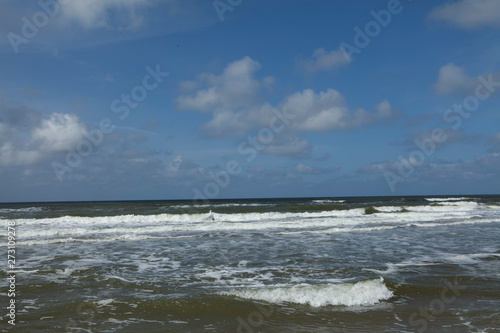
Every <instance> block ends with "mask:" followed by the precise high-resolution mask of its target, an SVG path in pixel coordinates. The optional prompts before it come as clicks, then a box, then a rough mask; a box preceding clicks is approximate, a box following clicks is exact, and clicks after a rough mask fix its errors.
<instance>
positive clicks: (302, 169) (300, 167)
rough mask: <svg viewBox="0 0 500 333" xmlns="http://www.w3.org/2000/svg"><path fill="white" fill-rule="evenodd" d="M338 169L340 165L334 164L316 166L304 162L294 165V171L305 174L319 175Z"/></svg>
mask: <svg viewBox="0 0 500 333" xmlns="http://www.w3.org/2000/svg"><path fill="white" fill-rule="evenodd" d="M338 170H340V166H338V165H337V166H334V167H331V168H317V167H313V166H310V165H305V164H297V165H296V166H295V171H296V172H297V173H301V174H306V175H321V174H325V173H331V172H335V171H338Z"/></svg>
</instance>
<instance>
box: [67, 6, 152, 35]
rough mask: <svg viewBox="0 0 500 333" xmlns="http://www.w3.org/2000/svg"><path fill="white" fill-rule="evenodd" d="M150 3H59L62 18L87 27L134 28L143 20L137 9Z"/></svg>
mask: <svg viewBox="0 0 500 333" xmlns="http://www.w3.org/2000/svg"><path fill="white" fill-rule="evenodd" d="M150 3H151V1H149V0H85V1H69V2H68V3H66V4H64V5H61V11H62V18H63V20H66V21H69V22H77V23H78V24H80V25H81V26H83V27H84V28H87V29H96V28H111V27H118V28H119V29H134V28H137V27H139V26H140V25H141V24H142V21H143V17H142V16H141V15H140V14H139V13H138V11H139V9H141V8H142V7H146V6H148V5H149V4H150Z"/></svg>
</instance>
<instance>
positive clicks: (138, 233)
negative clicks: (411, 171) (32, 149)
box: [0, 196, 500, 333]
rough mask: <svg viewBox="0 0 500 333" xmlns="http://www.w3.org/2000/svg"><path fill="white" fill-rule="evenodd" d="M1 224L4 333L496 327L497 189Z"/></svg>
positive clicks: (223, 204) (65, 207)
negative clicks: (10, 254) (11, 236)
mask: <svg viewBox="0 0 500 333" xmlns="http://www.w3.org/2000/svg"><path fill="white" fill-rule="evenodd" d="M0 221H1V222H2V226H3V230H4V231H3V236H2V237H1V241H0V242H1V247H0V248H1V249H3V250H2V252H4V255H3V256H4V262H3V264H2V271H1V273H0V274H1V276H0V277H1V280H0V290H2V292H1V293H0V304H1V308H2V309H3V310H2V311H3V312H2V313H0V315H1V316H2V332H149V333H152V332H236V333H251V332H500V196H467V197H369V198H305V199H247V200H217V201H211V202H207V203H201V202H200V203H193V202H190V201H140V202H72V203H29V204H26V203H24V204H0ZM9 225H10V226H11V227H14V228H15V260H16V261H15V267H14V273H13V272H11V271H12V269H10V268H9V267H8V266H7V249H8V245H9V243H8V242H7V241H8V238H7V235H8V230H7V228H8V226H9ZM11 230H12V229H11ZM10 244H12V243H10ZM12 274H14V275H15V298H13V297H9V296H8V292H7V291H8V289H9V287H10V282H12V281H9V280H8V278H9V277H10V276H11V275H12ZM11 299H15V301H16V303H15V305H16V308H15V324H16V325H15V326H13V325H11V324H9V323H8V320H11V318H9V317H8V316H7V315H8V313H9V309H7V307H8V306H9V302H10V300H11Z"/></svg>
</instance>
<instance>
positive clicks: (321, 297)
mask: <svg viewBox="0 0 500 333" xmlns="http://www.w3.org/2000/svg"><path fill="white" fill-rule="evenodd" d="M219 294H221V295H227V296H236V297H240V298H245V299H254V300H262V301H266V302H270V303H283V302H289V303H298V304H307V305H310V306H314V307H320V306H327V305H344V306H358V305H373V304H376V303H379V302H380V301H382V300H386V299H389V298H391V297H392V296H393V295H394V294H393V292H392V291H391V290H389V288H387V286H386V285H385V284H384V281H383V279H382V278H380V279H375V280H365V281H360V282H356V283H341V284H322V285H310V284H305V283H303V284H298V285H295V286H291V287H290V286H274V287H265V288H251V289H249V288H247V289H234V290H230V291H223V292H220V293H219Z"/></svg>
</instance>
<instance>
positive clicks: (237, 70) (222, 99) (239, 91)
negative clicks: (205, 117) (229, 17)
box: [177, 56, 269, 112]
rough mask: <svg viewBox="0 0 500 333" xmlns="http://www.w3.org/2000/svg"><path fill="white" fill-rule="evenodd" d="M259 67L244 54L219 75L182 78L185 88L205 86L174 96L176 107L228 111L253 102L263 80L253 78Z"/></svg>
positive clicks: (203, 110) (207, 74) (182, 84)
mask: <svg viewBox="0 0 500 333" xmlns="http://www.w3.org/2000/svg"><path fill="white" fill-rule="evenodd" d="M258 69H260V64H259V63H258V62H257V61H254V60H252V59H251V58H250V57H248V56H247V57H244V58H243V59H240V60H237V61H234V62H232V63H230V64H228V65H227V66H226V68H225V69H224V70H223V72H222V74H221V75H214V74H209V73H204V74H201V75H200V76H199V80H198V82H191V81H187V82H182V83H181V86H182V87H183V88H184V89H189V88H195V87H198V86H199V85H202V86H205V87H204V88H202V89H199V90H197V91H196V92H194V93H192V94H189V95H183V96H180V97H179V98H178V99H177V103H178V105H179V108H180V109H182V110H196V111H201V112H208V111H227V110H231V109H235V108H239V107H242V106H246V105H249V104H252V103H253V102H254V101H255V98H256V97H257V96H258V92H259V90H260V87H261V85H262V83H263V82H262V81H259V80H257V79H256V78H255V71H257V70H258ZM266 80H267V81H269V78H267V79H266Z"/></svg>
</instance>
